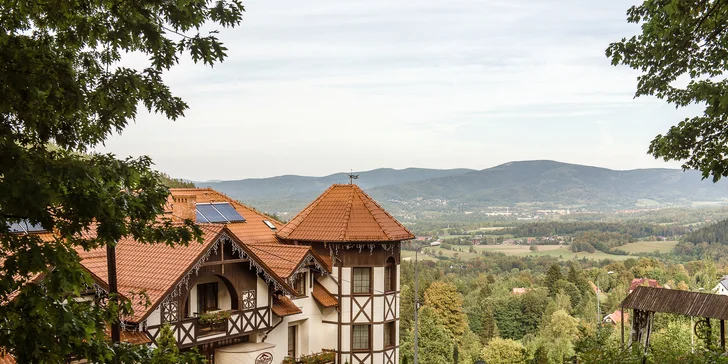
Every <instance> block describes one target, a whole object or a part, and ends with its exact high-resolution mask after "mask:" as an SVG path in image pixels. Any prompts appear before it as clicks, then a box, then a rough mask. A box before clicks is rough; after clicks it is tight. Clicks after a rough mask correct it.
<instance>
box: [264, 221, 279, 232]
mask: <svg viewBox="0 0 728 364" xmlns="http://www.w3.org/2000/svg"><path fill="white" fill-rule="evenodd" d="M263 223H264V224H265V226H267V227H268V228H269V229H271V230H275V229H276V226H275V225H273V223H272V222H270V221H268V220H263Z"/></svg>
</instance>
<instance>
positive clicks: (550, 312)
mask: <svg viewBox="0 0 728 364" xmlns="http://www.w3.org/2000/svg"><path fill="white" fill-rule="evenodd" d="M419 264H420V266H419V287H418V293H419V300H420V302H422V303H424V305H423V306H422V307H421V309H420V313H419V327H420V329H419V332H420V337H419V348H420V349H419V353H420V358H419V360H420V362H422V363H428V364H429V363H432V364H439V363H474V362H475V361H477V360H485V359H487V361H486V362H487V363H564V362H572V361H573V360H578V362H580V363H630V362H635V363H639V362H642V360H645V362H647V363H673V362H677V361H681V362H691V363H692V362H694V363H698V362H701V363H702V362H725V361H721V360H725V358H722V359H721V358H718V357H717V356H715V355H714V354H713V352H714V350H713V349H714V348H713V347H710V346H708V345H706V344H704V343H702V342H695V343H694V345H691V340H690V332H691V326H690V319H689V318H686V317H681V316H673V315H667V314H665V315H657V316H656V319H655V326H654V327H655V329H654V333H653V337H652V342H651V344H650V350H649V351H648V352H647V354H644V351H643V350H642V349H641V348H638V345H637V344H635V345H632V346H631V347H630V348H623V347H622V346H621V341H620V327H619V325H618V324H614V323H612V322H608V321H609V319H607V322H605V317H606V316H607V315H609V314H611V313H614V312H615V311H616V310H617V309H618V308H619V304H620V302H621V301H622V300H623V299H624V298H625V297H626V296H627V294H628V291H629V287H630V284H631V283H632V280H633V279H635V278H650V279H655V280H657V281H658V282H659V283H660V284H661V285H662V286H669V287H671V288H672V289H681V290H706V291H709V290H710V289H712V288H713V287H714V286H715V284H716V283H717V281H718V279H719V278H720V277H721V276H722V275H723V274H725V273H726V269H725V266H720V267H719V266H718V265H716V264H715V263H714V262H712V261H709V260H698V261H691V262H686V263H685V264H678V263H666V262H662V261H660V260H658V259H654V258H639V259H635V258H630V259H627V260H625V261H623V262H614V261H609V260H604V261H593V260H587V259H582V260H578V261H566V262H565V261H559V260H557V259H555V258H552V257H545V256H542V257H514V256H505V255H503V254H485V255H483V256H482V257H478V258H475V259H471V260H469V261H460V262H458V264H453V262H452V261H420V262H419ZM401 272H402V273H401V277H402V278H401V279H402V281H401V299H402V301H401V302H402V303H401V312H400V320H401V321H400V325H401V326H400V343H401V351H400V352H401V353H402V359H403V361H402V362H403V363H411V362H412V353H413V317H414V312H413V308H414V290H413V288H414V287H413V274H414V264H413V263H412V262H411V261H405V262H403V264H402V268H401ZM597 287H598V288H597ZM626 314H627V315H629V312H627V313H626ZM616 316H618V315H616ZM625 321H627V327H626V330H627V335H629V325H628V324H629V320H628V319H627V320H625ZM716 326H717V325H716ZM714 335H717V333H714ZM717 340H718V339H717V336H715V340H714V342H716V343H717V342H718V341H717Z"/></svg>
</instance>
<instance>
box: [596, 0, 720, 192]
mask: <svg viewBox="0 0 728 364" xmlns="http://www.w3.org/2000/svg"><path fill="white" fill-rule="evenodd" d="M627 21H628V22H629V23H635V24H641V29H642V33H641V34H638V35H636V36H633V37H631V38H629V39H627V38H623V39H622V40H621V41H618V42H615V43H612V44H610V45H609V47H608V48H607V50H606V55H607V57H609V58H611V61H612V64H613V65H620V64H621V65H626V66H629V67H631V68H633V69H636V70H639V71H640V72H641V73H642V74H641V75H640V76H639V77H638V79H637V81H638V82H637V91H636V93H635V97H639V96H655V97H657V98H659V99H663V100H666V101H667V102H668V103H670V104H672V105H674V106H675V107H676V108H680V107H686V106H688V105H703V106H704V109H703V113H702V115H699V116H694V117H692V118H686V119H685V120H683V121H681V122H679V123H678V124H677V125H675V126H673V127H671V128H670V130H669V131H668V132H667V133H666V134H665V135H662V134H660V135H657V136H656V137H655V138H654V139H653V140H652V142H651V143H650V147H649V153H650V154H652V155H653V156H655V158H662V159H665V160H679V161H684V162H683V168H684V169H698V170H700V171H701V172H702V174H703V178H708V177H710V176H711V175H712V176H713V181H714V182H715V181H718V180H719V179H720V178H721V177H725V176H728V155H726V144H728V132H726V131H727V130H728V101H727V99H726V96H725V95H727V94H728V81H727V80H725V79H724V78H723V77H722V76H723V73H724V71H725V69H726V63H725V59H726V55H727V54H728V32H725V28H726V24H728V4H727V3H725V2H724V1H722V0H705V1H688V0H673V1H666V0H665V1H655V0H647V1H644V2H643V3H642V4H641V5H636V6H632V7H631V8H630V9H629V10H628V11H627ZM678 79H679V80H680V82H677V80H678ZM683 79H685V80H687V79H689V80H690V81H689V82H688V83H687V85H685V86H682V80H683Z"/></svg>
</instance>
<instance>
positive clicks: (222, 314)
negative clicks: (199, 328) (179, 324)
mask: <svg viewBox="0 0 728 364" xmlns="http://www.w3.org/2000/svg"><path fill="white" fill-rule="evenodd" d="M230 316H231V314H230V311H225V310H221V311H214V312H205V313H203V314H201V315H200V317H199V319H198V321H197V322H199V323H200V324H201V325H210V324H216V323H219V322H224V321H227V320H228V319H230Z"/></svg>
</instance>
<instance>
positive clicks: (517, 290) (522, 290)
mask: <svg viewBox="0 0 728 364" xmlns="http://www.w3.org/2000/svg"><path fill="white" fill-rule="evenodd" d="M528 291H530V289H529V288H523V287H520V288H513V289H512V290H511V293H512V294H514V295H517V296H520V295H522V294H526V293H527V292H528Z"/></svg>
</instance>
